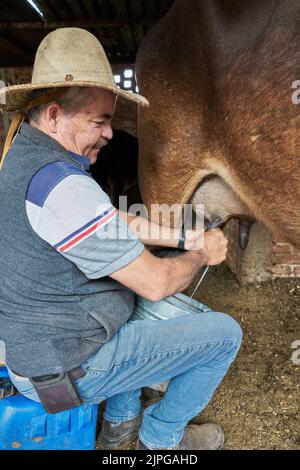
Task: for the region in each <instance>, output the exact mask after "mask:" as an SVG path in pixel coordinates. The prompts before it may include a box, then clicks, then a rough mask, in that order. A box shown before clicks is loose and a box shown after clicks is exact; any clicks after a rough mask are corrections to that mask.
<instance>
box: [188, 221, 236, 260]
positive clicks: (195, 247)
mask: <svg viewBox="0 0 300 470" xmlns="http://www.w3.org/2000/svg"><path fill="white" fill-rule="evenodd" d="M185 236H186V240H185V244H184V248H185V249H186V250H188V251H200V250H202V252H203V254H204V256H205V258H207V263H206V264H207V265H214V264H220V263H222V262H223V261H224V260H225V258H226V254H227V244H228V240H227V238H226V237H225V235H224V234H223V232H222V230H220V229H213V230H208V231H207V232H203V230H187V231H186V233H185Z"/></svg>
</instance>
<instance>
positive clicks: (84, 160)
mask: <svg viewBox="0 0 300 470" xmlns="http://www.w3.org/2000/svg"><path fill="white" fill-rule="evenodd" d="M68 153H69V154H70V155H71V157H72V158H75V160H77V161H78V163H80V166H81V168H82V169H83V170H86V171H89V169H90V166H91V162H90V159H89V158H88V157H83V156H82V155H78V154H77V153H74V152H70V151H69V150H68Z"/></svg>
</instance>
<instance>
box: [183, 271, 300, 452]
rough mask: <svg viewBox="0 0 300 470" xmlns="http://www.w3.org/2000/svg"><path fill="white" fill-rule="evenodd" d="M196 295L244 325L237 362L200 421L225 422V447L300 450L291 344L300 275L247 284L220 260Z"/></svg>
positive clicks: (296, 333)
mask: <svg viewBox="0 0 300 470" xmlns="http://www.w3.org/2000/svg"><path fill="white" fill-rule="evenodd" d="M195 284H196V283H195ZM192 287H193V286H191V287H190V289H189V291H188V292H189V293H191V292H192ZM196 298H197V299H198V300H201V301H202V302H203V303H206V304H208V305H209V306H211V307H213V308H214V309H215V310H220V311H224V312H228V313H229V312H230V313H231V315H232V316H233V317H234V318H235V319H236V320H237V321H238V322H239V323H240V325H241V326H242V328H243V331H244V341H243V345H242V348H241V350H240V353H239V355H238V357H237V359H236V361H235V363H234V364H233V365H232V367H231V369H230V370H229V372H228V374H227V376H226V377H225V379H224V381H223V382H222V384H221V385H220V387H219V389H218V390H217V392H216V394H215V396H214V398H213V400H212V401H211V403H210V405H209V406H208V407H207V408H206V410H205V411H204V412H203V413H202V414H201V416H200V417H199V418H198V422H201V421H205V420H215V421H216V422H218V423H220V424H221V425H222V426H223V428H224V430H225V436H226V442H225V449H293V450H295V449H298V450H299V449H300V400H299V398H300V365H298V366H297V365H295V364H294V363H293V362H292V360H291V358H292V354H293V352H294V350H293V349H292V348H291V346H292V343H293V341H295V340H300V280H299V279H298V280H296V279H288V280H285V279H277V280H276V281H274V282H267V283H264V284H252V285H248V286H243V287H241V286H239V285H238V284H237V282H236V280H235V277H234V275H233V274H232V273H231V271H229V269H227V268H226V267H225V266H218V267H214V268H211V270H210V272H209V274H208V275H207V278H206V279H205V280H204V281H203V284H202V285H201V287H200V289H199V291H198V293H197V295H196ZM196 421H197V419H196Z"/></svg>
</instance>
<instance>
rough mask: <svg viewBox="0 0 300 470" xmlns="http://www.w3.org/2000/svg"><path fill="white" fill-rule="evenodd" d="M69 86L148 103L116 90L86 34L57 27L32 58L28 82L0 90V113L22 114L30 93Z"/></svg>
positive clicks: (101, 53)
mask: <svg viewBox="0 0 300 470" xmlns="http://www.w3.org/2000/svg"><path fill="white" fill-rule="evenodd" d="M70 86H82V87H97V88H104V89H106V90H110V91H112V92H113V93H115V94H116V95H120V96H123V97H124V98H127V99H128V100H130V101H134V102H135V103H137V104H139V105H141V106H149V102H148V101H147V100H146V98H144V97H143V96H141V95H138V94H137V93H131V92H129V91H125V90H122V89H120V88H118V86H117V85H116V83H115V81H114V76H113V73H112V70H111V66H110V64H109V62H108V59H107V57H106V54H105V52H104V49H103V47H102V46H101V44H100V42H99V41H98V39H97V38H96V37H95V36H94V35H93V34H91V33H90V32H88V31H86V30H84V29H80V28H60V29H57V30H55V31H53V32H51V33H50V34H48V35H47V36H46V37H45V38H44V39H43V40H42V42H41V44H40V45H39V48H38V50H37V53H36V56H35V62H34V67H33V73H32V79H31V83H26V84H24V85H12V86H7V87H5V88H2V89H1V90H0V103H2V104H1V105H0V106H1V108H2V109H3V110H4V111H21V112H22V111H26V108H27V105H28V103H29V101H30V100H31V97H32V92H33V91H34V90H39V89H45V91H46V89H48V91H50V92H51V91H53V90H51V88H56V89H57V88H62V87H70Z"/></svg>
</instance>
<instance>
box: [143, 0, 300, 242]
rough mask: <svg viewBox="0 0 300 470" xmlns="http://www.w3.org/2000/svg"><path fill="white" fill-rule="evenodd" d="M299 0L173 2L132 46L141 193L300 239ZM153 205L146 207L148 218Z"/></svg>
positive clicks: (244, 235)
mask: <svg viewBox="0 0 300 470" xmlns="http://www.w3.org/2000/svg"><path fill="white" fill-rule="evenodd" d="M299 18H300V3H299V1H298V0H280V1H277V0H266V1H264V2H261V1H260V0H245V1H243V2H241V1H240V0H188V1H186V0H175V2H174V3H173V5H172V7H171V8H170V9H169V11H168V12H167V14H166V15H165V17H164V18H163V19H162V20H161V21H160V22H158V23H157V24H156V25H154V27H153V28H152V29H151V30H150V31H149V33H148V34H147V35H146V37H145V39H144V40H143V42H142V44H141V46H140V49H139V51H138V55H137V61H136V72H137V79H138V84H139V89H140V92H141V93H142V94H143V95H145V96H146V97H147V98H148V99H149V101H150V108H149V109H147V110H144V109H141V110H140V115H139V147H140V154H139V170H138V171H139V185H140V190H141V195H142V199H143V202H144V203H145V205H146V206H147V208H149V209H150V205H151V204H162V203H167V204H169V205H172V204H175V203H180V204H184V203H187V202H192V203H193V205H194V206H195V204H196V203H200V202H201V203H204V204H205V208H206V214H205V215H206V216H207V217H208V218H213V217H218V216H219V217H221V218H222V219H223V220H224V222H225V221H227V220H229V219H230V218H232V217H235V218H237V219H239V220H240V244H241V246H242V247H244V248H245V246H246V245H247V240H248V234H249V230H250V227H251V224H252V223H253V222H254V221H255V220H259V221H261V222H262V223H263V224H264V225H265V226H266V227H267V228H268V229H269V230H270V231H271V232H272V234H273V236H274V237H281V239H283V240H284V241H286V242H289V243H291V244H292V245H294V246H295V247H296V248H297V249H299V248H300V237H299V230H300V160H299V156H300V107H299V106H297V105H296V104H294V103H293V100H292V97H293V93H295V90H294V89H293V83H294V82H295V81H296V80H297V79H300V28H299ZM156 216H157V214H155V212H153V211H152V218H153V220H155V218H156Z"/></svg>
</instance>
